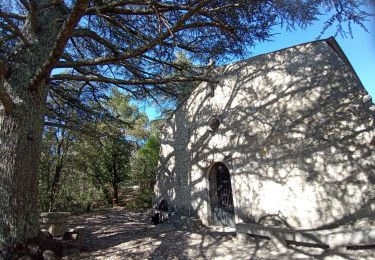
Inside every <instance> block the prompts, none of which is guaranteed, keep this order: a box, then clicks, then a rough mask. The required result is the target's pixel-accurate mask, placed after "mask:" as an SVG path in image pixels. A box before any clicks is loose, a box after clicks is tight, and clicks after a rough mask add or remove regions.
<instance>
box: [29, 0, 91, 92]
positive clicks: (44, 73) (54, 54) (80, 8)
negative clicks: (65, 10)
mask: <svg viewBox="0 0 375 260" xmlns="http://www.w3.org/2000/svg"><path fill="white" fill-rule="evenodd" d="M88 2H89V0H77V2H76V4H75V6H74V7H73V9H72V12H71V14H70V16H69V18H68V19H67V21H66V22H65V24H64V26H63V28H62V29H61V31H60V33H59V34H58V36H57V39H56V42H55V45H54V47H53V49H52V51H51V52H50V54H49V57H48V59H47V61H46V62H45V63H44V64H43V65H42V67H41V68H40V69H39V70H38V71H37V73H36V75H35V76H34V78H33V79H32V81H31V85H30V89H31V90H32V91H37V90H38V87H39V85H40V83H41V82H42V81H43V80H45V79H46V78H47V77H48V75H49V74H50V73H51V70H52V69H53V67H54V66H55V65H56V63H57V61H58V59H59V58H60V56H61V54H62V53H63V52H64V48H65V45H66V42H67V41H68V40H69V38H70V36H71V34H72V32H73V30H74V28H75V27H76V25H77V23H78V21H79V20H80V19H81V17H82V14H83V12H84V11H85V9H86V7H87V5H88Z"/></svg>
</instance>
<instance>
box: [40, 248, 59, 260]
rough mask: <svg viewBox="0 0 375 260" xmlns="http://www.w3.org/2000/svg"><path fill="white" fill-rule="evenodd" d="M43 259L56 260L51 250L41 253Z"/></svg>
mask: <svg viewBox="0 0 375 260" xmlns="http://www.w3.org/2000/svg"><path fill="white" fill-rule="evenodd" d="M43 259H44V260H56V256H55V253H54V252H52V251H51V250H46V251H44V252H43Z"/></svg>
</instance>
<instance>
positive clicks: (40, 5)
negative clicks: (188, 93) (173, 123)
mask: <svg viewBox="0 0 375 260" xmlns="http://www.w3.org/2000/svg"><path fill="white" fill-rule="evenodd" d="M360 2H361V1H351V0H339V1H327V0H304V1H289V0H278V1H269V0H268V1H254V0H240V1H229V2H228V1H217V0H211V1H210V0H204V1H191V0H174V1H139V0H130V1H123V0H119V1H113V0H91V1H89V0H77V1H72V0H65V1H63V0H58V1H56V0H54V1H52V0H44V1H36V0H20V1H15V0H2V1H1V6H0V7H1V12H0V25H1V31H0V35H1V39H2V40H1V45H0V53H1V57H0V59H1V63H0V64H1V70H0V71H1V74H2V75H3V77H5V78H6V77H9V76H10V74H11V73H12V71H13V70H14V68H15V67H17V64H18V63H20V62H21V60H20V59H19V58H17V56H19V55H20V54H19V53H20V52H19V50H20V49H26V50H28V51H29V52H31V53H32V50H33V48H43V47H44V46H43V45H42V44H43V41H42V40H44V39H42V38H43V37H41V35H42V34H51V30H58V32H55V33H57V36H56V39H46V40H52V41H53V45H52V46H51V47H49V48H46V49H45V52H46V54H45V56H44V57H38V58H40V59H42V60H43V62H41V63H40V64H39V65H38V67H37V68H36V71H35V72H33V74H32V75H30V82H29V87H30V88H31V89H32V90H37V89H38V88H39V87H38V84H40V83H41V82H42V81H43V80H46V81H48V82H50V83H51V95H55V96H59V97H61V98H62V99H65V101H66V102H68V103H71V102H72V100H71V99H70V98H71V94H70V93H71V92H72V91H75V92H77V91H78V92H79V93H80V95H84V96H85V97H86V98H90V99H94V100H95V98H97V99H98V100H99V101H100V94H103V92H104V93H105V90H106V89H108V88H111V87H116V88H120V89H123V90H125V91H126V92H128V93H131V94H132V95H134V97H136V98H144V97H153V98H157V96H158V95H165V94H166V95H172V96H173V95H174V94H175V91H174V90H173V89H171V88H168V87H165V86H166V84H167V83H171V82H174V83H175V82H190V81H205V80H208V81H209V80H212V79H210V78H209V77H208V76H207V75H204V74H202V73H197V71H196V70H194V71H191V66H184V63H176V62H174V61H175V59H176V53H178V52H183V53H186V55H187V56H188V57H189V58H190V59H191V60H192V61H193V63H195V64H200V65H201V66H204V65H206V64H207V62H208V61H209V60H210V59H215V60H217V61H221V60H224V59H226V58H228V57H233V56H241V55H246V54H247V52H248V50H249V47H252V46H254V45H256V44H257V43H259V42H261V41H264V40H268V39H270V38H271V37H272V29H273V28H274V27H275V26H283V27H285V28H287V29H294V28H295V27H305V26H306V25H308V24H311V23H312V22H314V21H315V20H316V19H317V17H318V16H319V15H320V14H322V13H324V12H325V13H331V12H332V16H331V18H330V19H329V20H327V21H326V23H325V27H324V28H322V30H323V31H324V30H325V29H327V28H328V27H329V26H334V25H335V26H337V32H338V33H341V34H346V33H351V28H352V24H353V23H356V24H359V25H361V26H363V22H364V21H365V19H366V17H367V16H368V14H367V13H365V12H364V11H362V10H361V9H360ZM51 13H54V14H55V13H59V15H58V17H54V16H51ZM55 16H56V15H55ZM46 21H48V23H46ZM47 38H48V37H47ZM46 47H47V46H46ZM12 68H13V69H12ZM53 69H59V70H53ZM51 71H52V73H51ZM181 72H184V73H181ZM185 75H188V77H186V76H185ZM66 82H69V84H74V86H75V87H74V88H66V87H64V86H66V84H62V83H66ZM72 82H73V83H72ZM77 82H79V84H77ZM61 92H63V93H61ZM0 97H1V99H0V100H1V101H2V103H3V104H4V105H5V107H6V108H7V109H8V110H9V109H10V108H11V107H12V103H14V102H13V101H12V98H11V96H9V95H7V92H6V91H5V89H4V87H2V91H0ZM75 101H77V100H75Z"/></svg>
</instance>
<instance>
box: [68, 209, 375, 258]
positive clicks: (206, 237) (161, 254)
mask: <svg viewBox="0 0 375 260" xmlns="http://www.w3.org/2000/svg"><path fill="white" fill-rule="evenodd" d="M69 225H70V226H71V227H74V226H78V225H79V226H84V227H85V228H86V232H85V238H84V240H83V241H82V242H80V244H79V245H76V246H78V247H79V248H80V249H81V251H82V253H81V254H80V256H79V257H77V258H79V259H375V258H372V256H375V255H374V253H375V252H374V250H368V251H363V250H361V251H346V250H345V251H343V252H338V251H333V250H323V249H311V248H305V247H294V248H288V249H285V248H280V247H279V246H277V245H275V244H274V243H273V242H272V241H268V240H255V239H254V240H253V241H250V242H249V243H246V244H243V243H239V242H238V241H237V239H236V237H235V234H234V233H226V234H224V233H222V232H218V231H214V230H212V229H208V228H205V227H203V226H201V225H197V224H189V222H176V221H170V222H169V223H162V224H159V225H157V226H154V225H151V224H150V218H149V216H148V215H147V214H146V213H145V212H130V211H126V210H124V209H122V208H115V209H110V210H107V211H105V212H101V213H92V214H85V215H81V216H73V217H71V218H70V220H69Z"/></svg>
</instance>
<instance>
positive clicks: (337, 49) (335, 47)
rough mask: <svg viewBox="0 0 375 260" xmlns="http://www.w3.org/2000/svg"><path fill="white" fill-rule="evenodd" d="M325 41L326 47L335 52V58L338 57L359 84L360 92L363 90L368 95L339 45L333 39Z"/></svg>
mask: <svg viewBox="0 0 375 260" xmlns="http://www.w3.org/2000/svg"><path fill="white" fill-rule="evenodd" d="M325 41H326V43H327V44H328V46H329V47H331V48H332V49H333V51H334V52H336V54H337V56H339V58H340V59H341V60H342V61H343V62H344V63H345V64H346V65H347V66H348V67H349V69H350V70H351V71H352V73H353V75H354V77H355V78H356V80H357V81H358V82H359V86H360V87H361V88H362V90H364V91H365V92H366V93H367V94H368V91H367V90H366V88H365V87H364V85H363V84H362V81H361V79H360V78H359V76H358V74H357V72H356V71H355V69H354V67H353V65H352V64H351V63H350V61H349V59H348V57H347V56H346V55H345V53H344V51H343V50H342V48H341V46H340V45H339V43H338V42H337V41H336V39H335V37H329V38H327V39H325Z"/></svg>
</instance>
